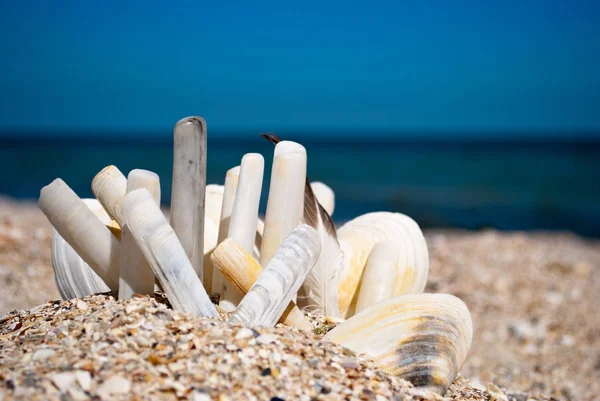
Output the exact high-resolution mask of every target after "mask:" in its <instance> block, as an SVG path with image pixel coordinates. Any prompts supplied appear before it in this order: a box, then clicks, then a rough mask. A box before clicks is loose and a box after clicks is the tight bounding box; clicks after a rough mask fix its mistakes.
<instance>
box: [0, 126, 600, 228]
mask: <svg viewBox="0 0 600 401" xmlns="http://www.w3.org/2000/svg"><path fill="white" fill-rule="evenodd" d="M286 139H287V138H286ZM292 139H295V140H299V141H300V142H302V143H303V144H304V145H305V146H306V148H307V151H308V175H309V178H310V179H311V180H313V181H317V180H318V181H323V182H325V183H327V184H328V185H330V186H331V187H332V188H333V190H334V191H335V194H336V209H335V213H334V216H333V217H334V220H336V221H338V222H341V221H345V220H349V219H351V218H353V217H355V216H357V215H360V214H363V213H367V212H370V211H377V210H390V211H397V212H402V213H405V214H407V215H409V216H411V217H412V218H414V219H415V220H416V221H417V222H418V223H419V224H420V225H421V226H422V227H461V228H469V229H479V228H485V227H493V228H498V229H503V230H537V229H552V230H570V231H573V232H576V233H579V234H582V235H586V236H593V237H600V142H585V143H583V142H569V141H562V142H552V143H538V142H531V143H524V142H482V141H479V142H445V143H444V142H432V141H421V142H418V141H412V142H411V141H390V140H376V139H370V140H369V141H345V142H344V141H341V140H330V141H319V140H317V139H311V140H308V141H307V140H304V141H303V140H301V139H300V138H292ZM208 149H209V150H208V173H207V174H208V182H209V183H222V182H223V179H224V176H225V172H226V171H227V170H228V169H229V168H231V167H233V166H235V165H237V164H239V162H240V159H241V157H242V156H243V154H244V153H246V152H259V153H262V154H263V155H264V156H265V162H266V166H265V168H266V175H265V180H264V182H265V185H264V189H263V197H262V205H261V211H262V212H263V213H264V208H265V203H266V196H265V194H266V192H267V190H268V183H269V176H270V168H271V158H272V153H273V147H272V145H271V144H269V143H267V142H266V141H264V140H263V139H261V138H259V137H258V136H254V135H252V136H250V137H244V138H243V139H242V138H238V139H219V140H211V139H209V144H208ZM172 161H173V156H172V143H171V142H170V141H169V140H168V139H165V140H164V141H155V142H147V143H144V142H139V141H133V140H131V141H121V142H119V141H115V140H113V141H110V142H108V141H101V140H94V141H78V142H77V141H75V142H74V141H68V140H61V141H48V140H45V141H40V140H2V141H0V171H2V172H3V174H1V175H0V194H3V195H8V196H11V197H16V198H37V197H38V195H39V190H40V188H41V187H42V186H44V185H46V184H47V183H49V182H50V181H52V180H53V179H54V178H56V177H61V178H62V179H63V180H65V181H66V182H67V184H69V185H70V186H71V187H72V188H73V189H74V190H75V191H76V192H77V193H78V194H79V195H80V196H81V197H91V196H92V193H91V189H90V182H91V180H92V178H93V177H94V175H95V174H96V173H97V172H98V171H99V170H101V169H102V168H103V167H105V166H107V165H109V164H114V165H116V166H117V167H118V168H119V169H120V170H121V171H122V172H123V173H125V174H126V173H127V172H129V171H130V170H131V169H133V168H144V169H148V170H152V171H154V172H156V173H158V174H159V175H160V177H161V180H162V194H163V201H164V202H165V203H167V204H168V202H169V198H170V190H171V168H172Z"/></svg>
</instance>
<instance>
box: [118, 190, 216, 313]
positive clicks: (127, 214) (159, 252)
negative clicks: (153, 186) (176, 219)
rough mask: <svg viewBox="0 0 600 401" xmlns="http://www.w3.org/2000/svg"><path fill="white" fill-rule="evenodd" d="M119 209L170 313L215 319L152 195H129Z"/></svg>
mask: <svg viewBox="0 0 600 401" xmlns="http://www.w3.org/2000/svg"><path fill="white" fill-rule="evenodd" d="M122 208H123V216H124V218H125V223H126V224H127V226H128V227H129V229H130V230H131V233H132V234H133V237H134V238H135V241H136V242H137V244H138V246H139V247H140V249H141V251H142V253H143V254H144V257H145V258H146V260H147V261H148V263H150V266H151V267H152V271H153V272H154V275H155V276H156V277H157V278H158V281H159V282H160V284H161V286H162V288H163V289H164V291H165V293H166V294H167V298H168V299H169V301H170V302H171V305H172V306H173V309H175V310H177V311H180V312H191V313H193V314H195V315H199V316H207V317H215V316H217V310H216V309H215V307H214V305H213V304H212V302H211V300H210V299H209V297H208V294H207V293H206V290H205V289H204V287H203V286H202V282H201V281H200V278H199V277H198V275H197V274H196V272H195V270H194V267H193V266H192V264H191V262H190V260H189V259H188V256H187V254H186V252H185V249H184V248H183V245H182V244H181V242H179V239H178V238H177V235H176V234H175V231H174V230H173V228H172V227H171V226H170V225H169V223H168V222H167V219H166V218H165V216H164V215H163V213H162V211H161V210H160V208H159V206H158V205H157V204H156V202H155V200H154V198H153V197H152V194H150V192H149V191H148V190H147V189H145V188H141V189H136V190H134V191H132V192H129V193H128V194H127V195H126V196H125V199H123V202H122Z"/></svg>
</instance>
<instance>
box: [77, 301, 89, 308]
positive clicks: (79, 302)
mask: <svg viewBox="0 0 600 401" xmlns="http://www.w3.org/2000/svg"><path fill="white" fill-rule="evenodd" d="M76 305H77V309H79V310H87V308H88V304H87V303H86V302H85V301H83V300H81V299H79V300H77V304H76Z"/></svg>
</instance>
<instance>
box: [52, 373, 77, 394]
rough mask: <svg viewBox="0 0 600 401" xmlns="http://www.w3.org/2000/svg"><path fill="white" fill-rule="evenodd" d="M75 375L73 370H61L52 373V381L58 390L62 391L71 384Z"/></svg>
mask: <svg viewBox="0 0 600 401" xmlns="http://www.w3.org/2000/svg"><path fill="white" fill-rule="evenodd" d="M75 379H76V376H75V373H73V372H62V373H56V374H54V375H52V379H51V380H52V383H53V384H54V385H55V386H56V388H57V389H58V391H60V392H61V393H64V392H65V391H67V389H68V388H69V387H70V386H71V384H73V382H74V381H75Z"/></svg>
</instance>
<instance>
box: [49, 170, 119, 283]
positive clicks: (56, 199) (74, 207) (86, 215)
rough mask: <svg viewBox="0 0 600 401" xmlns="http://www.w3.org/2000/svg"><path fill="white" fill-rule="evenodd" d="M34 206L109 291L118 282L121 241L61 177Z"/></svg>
mask: <svg viewBox="0 0 600 401" xmlns="http://www.w3.org/2000/svg"><path fill="white" fill-rule="evenodd" d="M38 205H39V207H40V209H41V210H42V212H43V213H44V214H45V215H46V217H47V218H48V220H49V221H50V224H52V226H53V227H54V228H55V229H56V231H57V232H58V233H59V234H60V236H61V237H62V238H64V240H65V241H66V242H67V243H68V244H69V245H71V247H73V249H74V250H75V252H77V254H78V255H79V256H80V257H81V259H83V260H84V261H85V262H86V263H87V264H88V265H89V266H90V267H91V268H92V269H94V271H95V272H96V274H97V275H98V276H99V277H100V278H101V279H102V280H103V281H104V282H105V283H106V285H107V286H108V287H109V288H110V289H111V290H116V289H117V288H118V285H119V251H120V247H121V244H120V243H119V241H118V240H117V239H116V238H115V237H114V236H113V234H112V233H111V232H110V231H109V230H108V228H106V226H105V225H104V224H102V222H101V221H100V220H99V219H98V217H96V215H95V214H94V212H92V211H91V210H90V208H88V207H87V206H86V205H85V203H83V201H82V200H81V199H80V198H79V197H78V196H77V194H75V192H73V190H72V189H71V188H69V186H68V185H67V184H65V182H64V181H63V180H61V179H60V178H57V179H56V180H54V181H52V183H50V184H48V185H47V186H45V187H44V188H42V190H41V191H40V199H39V201H38Z"/></svg>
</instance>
